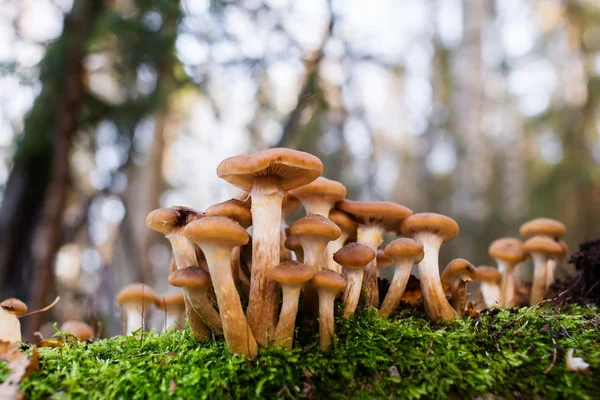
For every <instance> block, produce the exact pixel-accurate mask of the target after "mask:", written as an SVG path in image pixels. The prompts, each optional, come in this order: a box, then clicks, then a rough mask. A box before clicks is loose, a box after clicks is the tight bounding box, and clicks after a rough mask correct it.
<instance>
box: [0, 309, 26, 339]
mask: <svg viewBox="0 0 600 400" xmlns="http://www.w3.org/2000/svg"><path fill="white" fill-rule="evenodd" d="M0 322H1V323H0V341H4V342H20V341H21V323H20V322H19V317H17V316H16V315H15V313H13V312H10V311H8V310H6V309H4V307H0Z"/></svg>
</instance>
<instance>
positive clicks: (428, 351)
mask: <svg viewBox="0 0 600 400" xmlns="http://www.w3.org/2000/svg"><path fill="white" fill-rule="evenodd" d="M432 347H433V338H431V341H430V342H429V347H427V353H425V359H427V357H429V353H431V348H432Z"/></svg>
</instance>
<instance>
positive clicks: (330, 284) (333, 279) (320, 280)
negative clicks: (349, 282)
mask: <svg viewBox="0 0 600 400" xmlns="http://www.w3.org/2000/svg"><path fill="white" fill-rule="evenodd" d="M310 282H311V283H312V284H313V285H315V286H318V287H321V288H326V289H330V290H332V291H334V292H336V293H337V292H341V291H342V290H344V289H346V279H344V277H343V276H342V275H340V274H338V273H337V272H334V271H319V272H317V273H315V276H313V278H312V280H311V281H310Z"/></svg>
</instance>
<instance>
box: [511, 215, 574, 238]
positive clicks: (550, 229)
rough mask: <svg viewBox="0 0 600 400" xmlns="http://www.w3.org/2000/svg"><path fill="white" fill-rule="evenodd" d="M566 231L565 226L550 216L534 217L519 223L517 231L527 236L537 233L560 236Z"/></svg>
mask: <svg viewBox="0 0 600 400" xmlns="http://www.w3.org/2000/svg"><path fill="white" fill-rule="evenodd" d="M566 232H567V227H566V226H565V224H563V223H562V222H560V221H557V220H555V219H552V218H536V219H532V220H531V221H528V222H525V223H524V224H523V225H521V228H520V229H519V233H520V234H521V236H523V237H525V238H528V237H532V236H537V235H543V236H551V237H556V238H557V237H560V236H563V235H564V234H565V233H566Z"/></svg>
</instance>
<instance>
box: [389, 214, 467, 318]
mask: <svg viewBox="0 0 600 400" xmlns="http://www.w3.org/2000/svg"><path fill="white" fill-rule="evenodd" d="M400 230H401V232H402V236H406V237H412V238H413V239H414V240H416V241H417V242H420V243H422V244H423V251H424V252H425V256H424V257H423V260H421V262H420V263H419V267H418V268H419V277H420V279H421V290H422V292H423V298H424V305H425V312H426V313H427V315H428V316H429V318H431V319H433V320H435V319H437V318H441V319H442V320H443V321H448V320H450V319H453V318H456V317H457V316H458V314H457V313H456V311H455V310H454V309H453V308H452V306H450V303H448V300H447V299H446V295H445V294H444V290H443V288H442V283H441V281H440V268H439V252H440V247H441V246H442V244H443V243H447V242H449V241H450V240H452V239H454V238H455V237H456V236H457V235H458V231H459V228H458V224H457V223H456V221H454V220H453V219H452V218H450V217H446V216H444V215H441V214H435V213H420V214H414V215H411V216H410V217H408V218H407V219H405V220H404V222H403V223H402V225H401V227H400Z"/></svg>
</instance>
